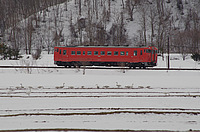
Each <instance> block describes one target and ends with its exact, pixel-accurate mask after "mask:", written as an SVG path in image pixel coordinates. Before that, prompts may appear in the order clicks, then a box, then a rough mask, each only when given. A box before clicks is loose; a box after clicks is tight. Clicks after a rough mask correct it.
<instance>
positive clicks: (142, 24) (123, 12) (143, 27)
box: [0, 0, 200, 55]
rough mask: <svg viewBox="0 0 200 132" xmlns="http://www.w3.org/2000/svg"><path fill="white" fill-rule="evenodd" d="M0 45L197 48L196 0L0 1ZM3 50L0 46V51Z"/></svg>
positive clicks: (29, 49) (199, 10)
mask: <svg viewBox="0 0 200 132" xmlns="http://www.w3.org/2000/svg"><path fill="white" fill-rule="evenodd" d="M0 43H1V47H3V46H2V45H3V44H4V47H5V46H6V47H7V48H10V49H14V50H16V51H21V52H22V51H24V52H25V53H27V54H32V53H33V52H35V51H37V52H38V53H40V52H41V51H42V50H47V51H48V52H49V53H52V50H53V47H54V46H58V45H59V46H66V45H70V46H74V45H92V46H93V45H112V46H116V45H129V46H156V47H158V49H159V52H160V53H165V52H166V51H167V45H168V43H169V44H170V52H177V53H182V54H183V55H184V54H188V53H193V54H194V53H199V51H200V0H0ZM1 52H2V51H0V53H1Z"/></svg>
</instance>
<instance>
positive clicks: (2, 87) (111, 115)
mask: <svg viewBox="0 0 200 132" xmlns="http://www.w3.org/2000/svg"><path fill="white" fill-rule="evenodd" d="M164 58H165V59H164V61H163V60H162V58H161V57H159V58H158V66H157V67H166V65H167V64H166V61H165V60H166V57H164ZM0 65H37V66H39V65H40V66H54V64H53V55H47V54H42V56H41V59H40V60H37V61H35V60H32V59H31V57H27V56H25V57H23V58H22V59H21V60H17V61H15V60H12V61H9V60H6V61H4V60H1V61H0ZM170 66H171V67H178V68H180V67H187V68H200V64H199V62H194V61H193V60H192V59H191V57H190V56H189V55H188V56H187V57H186V60H185V61H183V60H182V58H181V56H180V55H177V54H174V55H171V56H170ZM0 78H1V79H0V130H17V129H20V130H23V129H57V128H60V129H99V130H173V131H174V130H176V131H187V130H190V129H192V130H200V81H199V80H200V71H149V70H147V71H146V70H126V71H125V73H124V72H123V71H122V70H119V69H110V70H94V69H93V70H89V69H86V74H85V75H83V69H0ZM117 84H118V85H117ZM120 85H121V86H120Z"/></svg>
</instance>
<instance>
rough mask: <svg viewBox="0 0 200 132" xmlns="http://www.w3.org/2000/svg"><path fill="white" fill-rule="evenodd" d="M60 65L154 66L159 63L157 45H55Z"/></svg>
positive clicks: (55, 57) (55, 55)
mask: <svg viewBox="0 0 200 132" xmlns="http://www.w3.org/2000/svg"><path fill="white" fill-rule="evenodd" d="M54 63H55V64H56V65H58V66H65V67H71V66H74V67H75V66H78V67H80V66H127V67H130V68H131V67H133V68H135V67H144V68H145V67H153V66H156V64H157V49H156V48H155V47H143V48H131V47H89V46H86V47H79V46H77V47H55V48H54Z"/></svg>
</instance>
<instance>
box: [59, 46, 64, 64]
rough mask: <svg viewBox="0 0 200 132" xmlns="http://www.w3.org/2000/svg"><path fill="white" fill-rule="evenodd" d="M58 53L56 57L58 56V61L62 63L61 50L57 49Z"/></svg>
mask: <svg viewBox="0 0 200 132" xmlns="http://www.w3.org/2000/svg"><path fill="white" fill-rule="evenodd" d="M58 52H59V53H58V54H59V55H58V56H59V61H62V57H63V56H62V49H61V48H59V49H58Z"/></svg>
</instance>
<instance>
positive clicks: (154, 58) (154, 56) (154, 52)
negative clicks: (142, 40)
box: [151, 50, 156, 62]
mask: <svg viewBox="0 0 200 132" xmlns="http://www.w3.org/2000/svg"><path fill="white" fill-rule="evenodd" d="M151 56H152V59H151V60H152V62H155V61H156V51H155V50H152V55H151Z"/></svg>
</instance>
